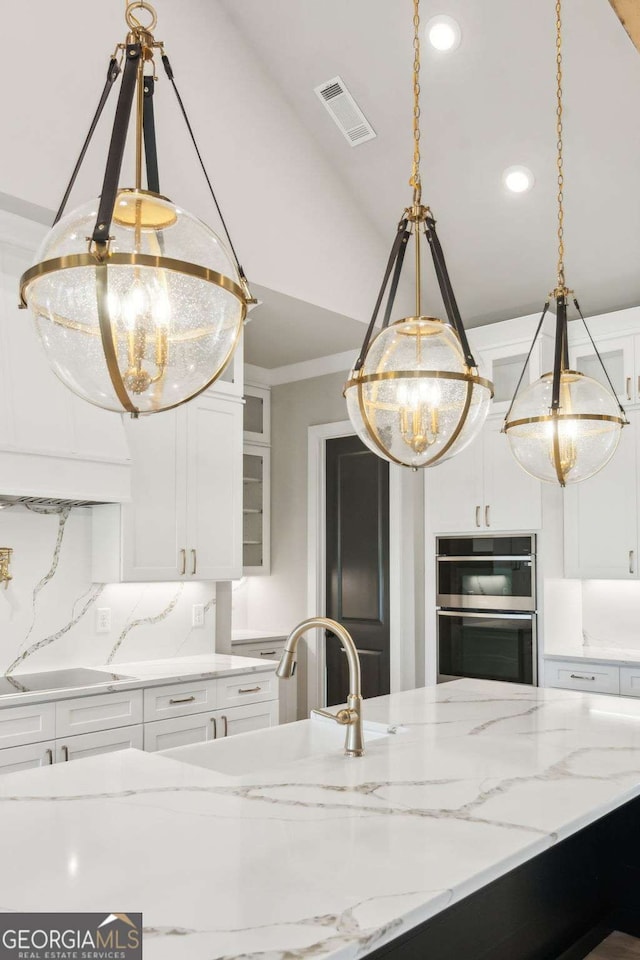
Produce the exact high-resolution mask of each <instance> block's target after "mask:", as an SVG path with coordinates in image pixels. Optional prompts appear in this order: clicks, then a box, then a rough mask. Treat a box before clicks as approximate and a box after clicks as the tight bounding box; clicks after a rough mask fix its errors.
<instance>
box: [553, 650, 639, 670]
mask: <svg viewBox="0 0 640 960" xmlns="http://www.w3.org/2000/svg"><path fill="white" fill-rule="evenodd" d="M544 658H545V660H585V661H587V662H592V663H598V662H602V663H615V664H619V665H620V666H622V667H633V666H640V650H627V649H625V648H624V647H587V646H585V647H577V648H573V649H567V650H549V651H546V650H545V652H544Z"/></svg>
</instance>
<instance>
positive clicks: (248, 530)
mask: <svg viewBox="0 0 640 960" xmlns="http://www.w3.org/2000/svg"><path fill="white" fill-rule="evenodd" d="M243 426H244V441H245V442H244V456H243V478H242V484H243V494H242V567H243V571H242V572H243V574H244V575H245V576H255V575H259V574H263V575H264V574H268V573H269V572H270V569H271V556H270V554H271V550H270V532H271V494H270V488H271V450H270V447H269V444H270V443H271V390H270V389H269V387H262V386H255V385H253V384H246V386H245V391H244V418H243Z"/></svg>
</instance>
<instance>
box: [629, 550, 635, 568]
mask: <svg viewBox="0 0 640 960" xmlns="http://www.w3.org/2000/svg"><path fill="white" fill-rule="evenodd" d="M635 559H636V552H635V550H629V573H635Z"/></svg>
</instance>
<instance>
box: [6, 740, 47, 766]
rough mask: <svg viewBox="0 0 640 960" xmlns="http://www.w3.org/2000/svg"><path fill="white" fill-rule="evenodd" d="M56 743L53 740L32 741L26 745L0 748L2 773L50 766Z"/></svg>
mask: <svg viewBox="0 0 640 960" xmlns="http://www.w3.org/2000/svg"><path fill="white" fill-rule="evenodd" d="M55 748H56V745H55V743H54V741H53V740H45V741H43V743H31V744H27V745H26V746H24V747H10V748H9V749H8V750H0V774H1V773H19V772H20V771H21V770H33V769H34V768H35V767H48V766H49V765H50V764H52V763H53V757H54V754H55Z"/></svg>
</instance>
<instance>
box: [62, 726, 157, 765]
mask: <svg viewBox="0 0 640 960" xmlns="http://www.w3.org/2000/svg"><path fill="white" fill-rule="evenodd" d="M142 746H143V735H142V724H138V725H137V726H135V727H122V728H116V729H114V730H97V731H95V732H94V733H81V734H80V735H79V736H76V737H64V738H62V739H60V740H56V752H55V760H56V763H66V762H67V761H70V760H82V759H83V758H84V757H95V756H97V755H98V754H100V753H114V752H115V751H116V750H130V749H135V750H142Z"/></svg>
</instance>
